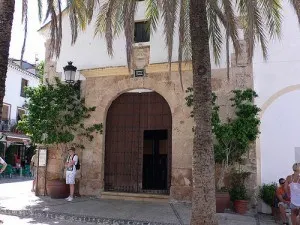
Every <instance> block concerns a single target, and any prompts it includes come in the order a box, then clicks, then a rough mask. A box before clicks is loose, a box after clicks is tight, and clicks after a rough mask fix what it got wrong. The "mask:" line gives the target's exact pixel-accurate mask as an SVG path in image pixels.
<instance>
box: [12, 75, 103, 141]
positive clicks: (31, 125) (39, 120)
mask: <svg viewBox="0 0 300 225" xmlns="http://www.w3.org/2000/svg"><path fill="white" fill-rule="evenodd" d="M26 95H27V96H28V98H29V102H28V110H29V114H28V115H26V116H25V117H24V118H23V119H22V121H20V122H19V124H18V129H20V130H22V131H23V132H25V133H27V134H28V135H29V136H30V137H31V139H32V141H33V142H35V143H43V144H60V143H70V142H74V141H76V137H80V136H84V137H87V138H88V139H89V140H93V138H94V135H95V134H99V133H100V134H101V133H102V129H103V126H102V124H93V125H92V126H90V127H88V128H86V127H85V126H84V120H85V119H86V118H89V117H90V116H91V115H90V112H92V111H95V109H96V107H89V108H88V107H86V106H85V105H84V99H81V98H80V90H79V89H76V88H74V87H73V86H72V85H68V84H62V83H61V82H60V81H59V80H56V84H55V85H51V84H47V85H40V86H39V87H37V88H28V89H26ZM45 136H46V138H45Z"/></svg>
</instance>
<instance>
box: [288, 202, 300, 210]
mask: <svg viewBox="0 0 300 225" xmlns="http://www.w3.org/2000/svg"><path fill="white" fill-rule="evenodd" d="M290 208H291V209H300V206H296V205H294V204H293V203H290Z"/></svg>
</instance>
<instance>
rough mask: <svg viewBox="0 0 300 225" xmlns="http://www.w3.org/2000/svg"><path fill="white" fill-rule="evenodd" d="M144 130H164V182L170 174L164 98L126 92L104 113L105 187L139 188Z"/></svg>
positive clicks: (169, 127) (168, 122) (168, 114)
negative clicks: (165, 168)
mask: <svg viewBox="0 0 300 225" xmlns="http://www.w3.org/2000/svg"><path fill="white" fill-rule="evenodd" d="M145 130H167V132H168V139H167V140H166V142H167V143H166V146H167V147H166V149H167V154H166V156H165V158H166V159H165V161H166V162H167V168H168V169H167V173H168V175H167V186H168V188H169V186H170V181H171V178H170V174H171V143H172V140H171V137H172V136H171V132H172V117H171V112H170V108H169V106H168V104H167V102H166V101H165V99H164V98H163V97H162V96H160V95H159V94H157V93H155V92H148V93H126V94H122V95H121V96H119V97H118V98H117V99H116V100H115V101H113V103H112V105H111V107H110V108H109V110H108V113H107V120H106V137H105V168H104V169H105V170H104V182H105V190H106V191H120V192H142V191H143V157H144V156H143V144H144V131H145Z"/></svg>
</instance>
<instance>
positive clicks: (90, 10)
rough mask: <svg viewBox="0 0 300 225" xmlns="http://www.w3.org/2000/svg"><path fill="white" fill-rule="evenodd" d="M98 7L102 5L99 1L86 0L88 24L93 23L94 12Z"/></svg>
mask: <svg viewBox="0 0 300 225" xmlns="http://www.w3.org/2000/svg"><path fill="white" fill-rule="evenodd" d="M98 5H100V2H99V0H86V13H87V19H88V24H90V23H91V21H92V19H93V15H94V11H95V10H96V9H97V8H98Z"/></svg>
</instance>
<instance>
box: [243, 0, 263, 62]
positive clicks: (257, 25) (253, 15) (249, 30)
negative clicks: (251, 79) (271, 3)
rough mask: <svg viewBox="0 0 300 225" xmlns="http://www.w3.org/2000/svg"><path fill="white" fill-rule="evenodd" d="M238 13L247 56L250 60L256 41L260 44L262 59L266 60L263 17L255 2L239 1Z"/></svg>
mask: <svg viewBox="0 0 300 225" xmlns="http://www.w3.org/2000/svg"><path fill="white" fill-rule="evenodd" d="M238 3H239V5H238V9H239V13H240V15H241V19H242V22H243V26H244V33H245V39H246V41H247V44H248V55H249V58H250V59H252V57H253V52H254V47H255V42H256V40H257V41H258V42H259V43H260V46H261V50H262V54H263V57H264V59H267V58H268V52H267V42H268V41H267V37H266V31H265V27H264V25H263V16H262V12H261V11H260V8H259V5H258V2H257V1H249V0H240V1H239V2H238Z"/></svg>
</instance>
